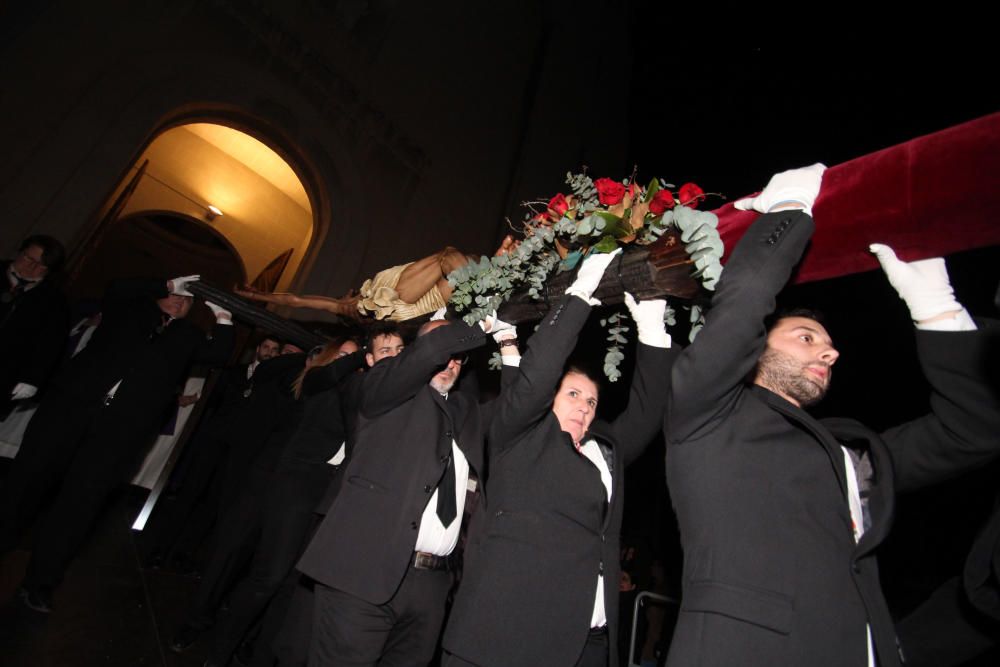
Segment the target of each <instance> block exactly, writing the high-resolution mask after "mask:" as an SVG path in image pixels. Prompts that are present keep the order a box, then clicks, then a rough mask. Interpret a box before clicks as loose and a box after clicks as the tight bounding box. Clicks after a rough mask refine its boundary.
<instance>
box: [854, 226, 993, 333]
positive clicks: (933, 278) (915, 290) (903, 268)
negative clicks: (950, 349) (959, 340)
mask: <svg viewBox="0 0 1000 667" xmlns="http://www.w3.org/2000/svg"><path fill="white" fill-rule="evenodd" d="M868 249H869V250H871V251H872V252H873V253H874V254H875V257H877V258H878V261H879V264H881V265H882V270H883V271H885V275H886V277H887V278H888V279H889V284H890V285H892V286H893V287H894V288H895V290H896V292H898V293H899V298H901V299H902V300H903V301H904V302H905V303H906V306H907V308H909V309H910V317H911V318H912V319H913V321H914V322H922V321H923V320H929V319H931V318H933V317H937V316H938V315H944V314H945V313H951V312H963V313H964V312H965V308H963V307H962V304H960V303H959V302H958V301H956V300H955V292H954V291H953V290H952V288H951V281H950V280H949V279H948V269H947V267H945V264H944V260H943V259H942V258H940V257H934V258H932V259H922V260H920V261H917V262H903V261H900V260H899V258H897V257H896V253H895V252H894V251H893V249H892V248H890V247H889V246H887V245H884V244H882V243H873V244H871V245H870V246H868ZM965 317H967V318H968V317H969V316H968V313H966V314H965ZM969 321H970V322H971V318H969ZM972 328H973V329H974V328H975V326H973V327H972Z"/></svg>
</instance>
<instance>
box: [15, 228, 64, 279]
mask: <svg viewBox="0 0 1000 667" xmlns="http://www.w3.org/2000/svg"><path fill="white" fill-rule="evenodd" d="M33 245H36V246H38V247H39V248H41V249H42V264H44V265H45V268H47V269H48V270H49V272H50V273H55V272H56V271H58V270H59V269H61V268H62V264H63V261H65V259H66V248H64V247H63V244H62V243H60V242H59V240H58V239H55V238H53V237H51V236H48V235H46V234H34V235H32V236H29V237H28V238H26V239H24V240H23V241H21V246H20V247H19V248H18V251H19V252H23V251H25V250H27V249H28V248H30V247H31V246H33Z"/></svg>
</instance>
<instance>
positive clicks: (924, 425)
mask: <svg viewBox="0 0 1000 667" xmlns="http://www.w3.org/2000/svg"><path fill="white" fill-rule="evenodd" d="M871 250H872V252H874V253H875V254H876V256H877V257H878V259H879V263H880V264H881V265H882V269H883V270H884V271H885V273H886V276H887V278H888V279H889V283H890V284H891V285H892V286H893V287H894V288H895V289H896V291H897V292H898V293H899V296H900V298H902V299H903V301H904V302H905V303H906V305H907V308H909V311H910V317H911V318H912V319H913V322H914V324H915V325H916V328H917V352H918V354H919V357H920V363H921V366H922V368H923V371H924V375H925V376H926V378H927V380H928V381H929V382H930V385H931V401H930V404H931V412H930V414H928V415H926V416H924V417H921V418H919V419H916V420H914V421H912V422H909V423H907V424H903V425H902V426H898V427H896V428H893V429H890V430H889V431H887V432H886V433H884V434H883V438H884V439H885V441H886V444H887V445H888V446H889V450H890V452H891V453H892V458H893V469H894V472H895V477H896V488H897V489H899V490H901V491H903V490H909V489H914V488H918V487H920V486H924V485H927V484H932V483H935V482H938V481H942V480H944V479H947V478H949V477H953V476H955V475H957V474H959V473H961V472H963V471H965V470H969V469H973V468H976V467H979V466H981V465H983V464H985V463H986V462H987V461H989V460H990V459H992V458H995V457H996V456H997V455H998V454H1000V381H998V380H997V378H998V377H1000V359H998V355H1000V328H998V326H997V323H986V322H984V325H985V326H984V327H983V328H977V326H976V323H975V322H973V320H972V318H971V317H970V316H969V314H968V312H967V311H966V310H965V308H963V307H962V305H961V304H960V303H959V302H958V301H957V300H956V299H955V296H954V292H953V290H952V288H951V281H950V280H949V278H948V271H947V268H946V267H945V263H944V260H943V259H941V258H933V259H925V260H921V261H918V262H909V263H907V262H901V261H899V259H898V258H897V257H896V254H895V252H893V250H892V249H891V248H889V247H888V246H885V245H880V244H876V245H873V246H872V247H871Z"/></svg>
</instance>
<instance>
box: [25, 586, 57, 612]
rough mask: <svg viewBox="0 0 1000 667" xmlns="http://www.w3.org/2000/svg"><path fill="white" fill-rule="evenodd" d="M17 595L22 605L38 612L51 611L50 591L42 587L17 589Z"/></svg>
mask: <svg viewBox="0 0 1000 667" xmlns="http://www.w3.org/2000/svg"><path fill="white" fill-rule="evenodd" d="M17 597H19V598H20V599H21V602H22V603H24V606H25V607H27V608H28V609H30V610H32V611H37V612H38V613H39V614H51V613H52V592H51V591H49V590H46V589H43V588H25V587H24V586H22V587H21V588H19V589H17Z"/></svg>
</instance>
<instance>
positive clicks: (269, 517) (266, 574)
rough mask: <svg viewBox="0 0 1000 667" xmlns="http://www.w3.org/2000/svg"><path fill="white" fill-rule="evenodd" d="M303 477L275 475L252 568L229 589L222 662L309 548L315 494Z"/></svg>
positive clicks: (218, 643) (266, 639) (217, 651)
mask: <svg viewBox="0 0 1000 667" xmlns="http://www.w3.org/2000/svg"><path fill="white" fill-rule="evenodd" d="M322 465H323V466H326V464H325V463H324V464H322ZM302 482H303V480H300V479H299V478H298V477H297V476H294V475H281V474H279V473H275V474H274V475H273V476H272V490H273V492H272V493H271V494H269V495H268V497H267V500H266V501H265V506H264V507H263V508H262V519H263V520H262V527H261V531H260V537H259V539H258V541H257V545H256V549H255V551H254V555H253V561H252V563H251V565H250V571H249V573H248V574H247V576H246V577H244V578H243V579H242V580H241V581H240V582H239V583H238V584H237V585H236V587H235V588H234V589H233V591H232V593H230V595H229V613H228V614H227V615H226V616H224V617H223V618H222V619H221V622H220V624H219V626H218V628H217V629H216V635H215V644H214V647H213V650H212V657H213V658H214V660H215V661H216V662H217V663H218V664H220V665H224V664H227V662H228V660H229V658H230V657H231V656H232V654H233V653H234V652H235V651H236V649H237V648H238V647H239V645H240V642H241V641H242V639H243V637H244V636H245V635H246V633H247V632H248V631H249V630H250V629H251V628H252V627H253V625H254V623H255V621H256V620H257V619H258V618H259V617H260V616H261V614H263V613H264V611H265V609H266V608H267V607H268V605H269V604H270V603H271V601H272V599H273V598H274V597H275V595H276V594H277V593H278V592H279V590H281V588H282V584H283V583H285V582H286V580H287V578H288V576H289V573H290V572H292V569H293V568H294V566H295V563H296V562H297V561H298V559H299V557H300V556H301V555H302V552H303V551H304V550H305V547H306V543H307V538H308V537H309V536H310V534H311V532H312V530H313V528H314V526H315V517H316V515H315V513H314V512H313V508H314V507H315V505H316V498H315V496H316V493H315V492H310V491H313V490H312V489H309V488H307V486H303V484H302ZM320 491H322V488H320ZM289 592H290V591H289ZM279 605H284V606H287V601H286V599H285V598H282V600H281V601H279ZM272 627H273V623H270V624H267V625H266V627H265V632H264V633H263V636H262V637H261V640H260V642H259V644H264V645H265V647H264V648H261V649H260V650H263V651H268V650H269V649H270V647H269V643H270V639H271V638H273V635H274V634H275V632H274V630H273V629H272ZM268 635H270V636H268Z"/></svg>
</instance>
